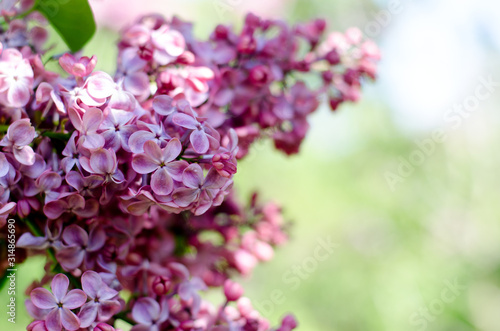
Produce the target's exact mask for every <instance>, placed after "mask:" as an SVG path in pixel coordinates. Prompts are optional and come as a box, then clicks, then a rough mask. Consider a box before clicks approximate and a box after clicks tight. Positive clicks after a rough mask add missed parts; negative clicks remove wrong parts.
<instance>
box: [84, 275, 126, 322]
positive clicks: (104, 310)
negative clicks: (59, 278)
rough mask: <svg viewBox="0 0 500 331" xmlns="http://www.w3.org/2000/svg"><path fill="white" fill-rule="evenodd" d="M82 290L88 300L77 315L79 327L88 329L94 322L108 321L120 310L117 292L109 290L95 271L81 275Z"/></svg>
mask: <svg viewBox="0 0 500 331" xmlns="http://www.w3.org/2000/svg"><path fill="white" fill-rule="evenodd" d="M81 279H82V289H83V291H84V292H85V293H86V294H87V297H88V298H89V299H90V301H89V302H87V303H86V304H84V305H83V306H82V308H81V310H80V313H79V314H78V317H79V318H80V321H81V323H80V327H82V328H86V327H89V326H90V325H91V324H92V323H93V322H94V321H103V322H105V321H108V320H109V319H110V318H111V317H112V316H113V315H115V314H116V313H118V312H119V311H120V310H121V304H120V302H119V301H118V300H117V297H118V292H117V291H115V290H113V289H111V288H109V287H108V286H107V285H106V284H104V282H103V281H102V278H101V276H100V275H99V274H98V273H97V272H95V271H91V270H89V271H85V272H84V273H83V275H82V278H81Z"/></svg>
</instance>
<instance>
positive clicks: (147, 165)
mask: <svg viewBox="0 0 500 331" xmlns="http://www.w3.org/2000/svg"><path fill="white" fill-rule="evenodd" d="M155 145H156V144H155ZM159 166H160V164H159V162H157V161H155V160H153V159H152V158H151V157H150V156H149V155H146V154H144V153H141V154H137V155H135V156H134V158H133V159H132V168H133V169H134V170H135V171H137V172H138V173H140V174H149V173H151V172H153V171H155V170H156V169H158V167H159Z"/></svg>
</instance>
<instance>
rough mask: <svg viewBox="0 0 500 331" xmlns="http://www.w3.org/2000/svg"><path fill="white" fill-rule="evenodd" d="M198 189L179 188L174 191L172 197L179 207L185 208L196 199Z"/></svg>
mask: <svg viewBox="0 0 500 331" xmlns="http://www.w3.org/2000/svg"><path fill="white" fill-rule="evenodd" d="M199 193H200V190H199V189H194V188H187V187H181V188H178V189H176V190H175V191H174V193H173V194H172V197H173V199H174V202H175V203H176V204H177V205H178V206H179V207H187V206H189V205H190V204H191V203H192V202H193V201H195V200H196V199H197V198H198V194H199Z"/></svg>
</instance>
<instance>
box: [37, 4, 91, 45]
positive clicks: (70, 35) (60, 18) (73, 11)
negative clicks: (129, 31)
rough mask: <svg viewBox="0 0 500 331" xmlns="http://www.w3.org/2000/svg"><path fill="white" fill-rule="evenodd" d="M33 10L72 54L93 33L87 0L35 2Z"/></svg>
mask: <svg viewBox="0 0 500 331" xmlns="http://www.w3.org/2000/svg"><path fill="white" fill-rule="evenodd" d="M34 10H37V11H39V12H40V13H42V14H43V15H44V16H45V17H46V18H47V20H48V21H49V23H50V24H51V25H52V26H53V27H54V29H55V30H56V31H57V33H58V34H59V35H60V36H61V38H62V39H63V40H64V42H65V43H66V45H68V47H69V49H70V50H71V51H72V52H76V51H79V50H80V49H82V47H83V46H84V45H85V44H86V43H87V42H88V41H89V40H90V38H92V36H93V35H94V33H95V30H96V24H95V21H94V16H93V14H92V10H91V9H90V5H89V3H88V1H87V0H37V1H36V3H35V7H34Z"/></svg>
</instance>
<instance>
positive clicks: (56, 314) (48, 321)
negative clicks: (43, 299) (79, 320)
mask: <svg viewBox="0 0 500 331" xmlns="http://www.w3.org/2000/svg"><path fill="white" fill-rule="evenodd" d="M45 326H46V327H47V330H49V331H61V329H62V324H61V310H60V309H53V310H52V311H51V312H50V313H49V314H48V315H47V317H46V318H45Z"/></svg>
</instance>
